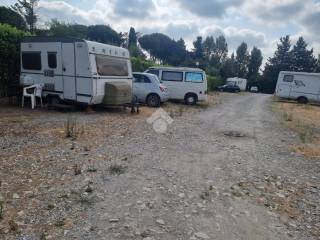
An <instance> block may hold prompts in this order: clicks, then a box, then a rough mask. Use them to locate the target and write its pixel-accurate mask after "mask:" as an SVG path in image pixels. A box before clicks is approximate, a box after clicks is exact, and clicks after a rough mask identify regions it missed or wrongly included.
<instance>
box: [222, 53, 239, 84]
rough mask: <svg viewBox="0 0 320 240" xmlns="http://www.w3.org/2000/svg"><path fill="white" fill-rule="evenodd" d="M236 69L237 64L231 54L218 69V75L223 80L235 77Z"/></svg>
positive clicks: (236, 74)
mask: <svg viewBox="0 0 320 240" xmlns="http://www.w3.org/2000/svg"><path fill="white" fill-rule="evenodd" d="M237 69H238V67H237V62H236V59H235V57H234V54H233V53H232V55H231V57H230V58H228V59H227V60H226V61H225V62H224V64H223V65H222V67H221V68H220V75H221V77H222V78H223V79H227V78H231V77H236V76H238V72H237Z"/></svg>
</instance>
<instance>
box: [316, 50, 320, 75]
mask: <svg viewBox="0 0 320 240" xmlns="http://www.w3.org/2000/svg"><path fill="white" fill-rule="evenodd" d="M316 72H318V73H320V54H319V56H318V61H317V67H316Z"/></svg>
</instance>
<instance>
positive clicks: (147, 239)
mask: <svg viewBox="0 0 320 240" xmlns="http://www.w3.org/2000/svg"><path fill="white" fill-rule="evenodd" d="M143 240H154V238H153V237H146V238H144V239H143Z"/></svg>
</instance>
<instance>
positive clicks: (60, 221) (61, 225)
mask: <svg viewBox="0 0 320 240" xmlns="http://www.w3.org/2000/svg"><path fill="white" fill-rule="evenodd" d="M64 225H66V223H65V219H59V220H58V221H56V222H55V223H54V226H56V227H59V228H61V227H63V226H64Z"/></svg>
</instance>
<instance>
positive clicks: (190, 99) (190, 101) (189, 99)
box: [184, 93, 198, 105]
mask: <svg viewBox="0 0 320 240" xmlns="http://www.w3.org/2000/svg"><path fill="white" fill-rule="evenodd" d="M197 101H198V98H197V96H196V95H195V94H192V93H189V94H187V95H186V96H185V98H184V102H185V103H186V104H187V105H196V104H197Z"/></svg>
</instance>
